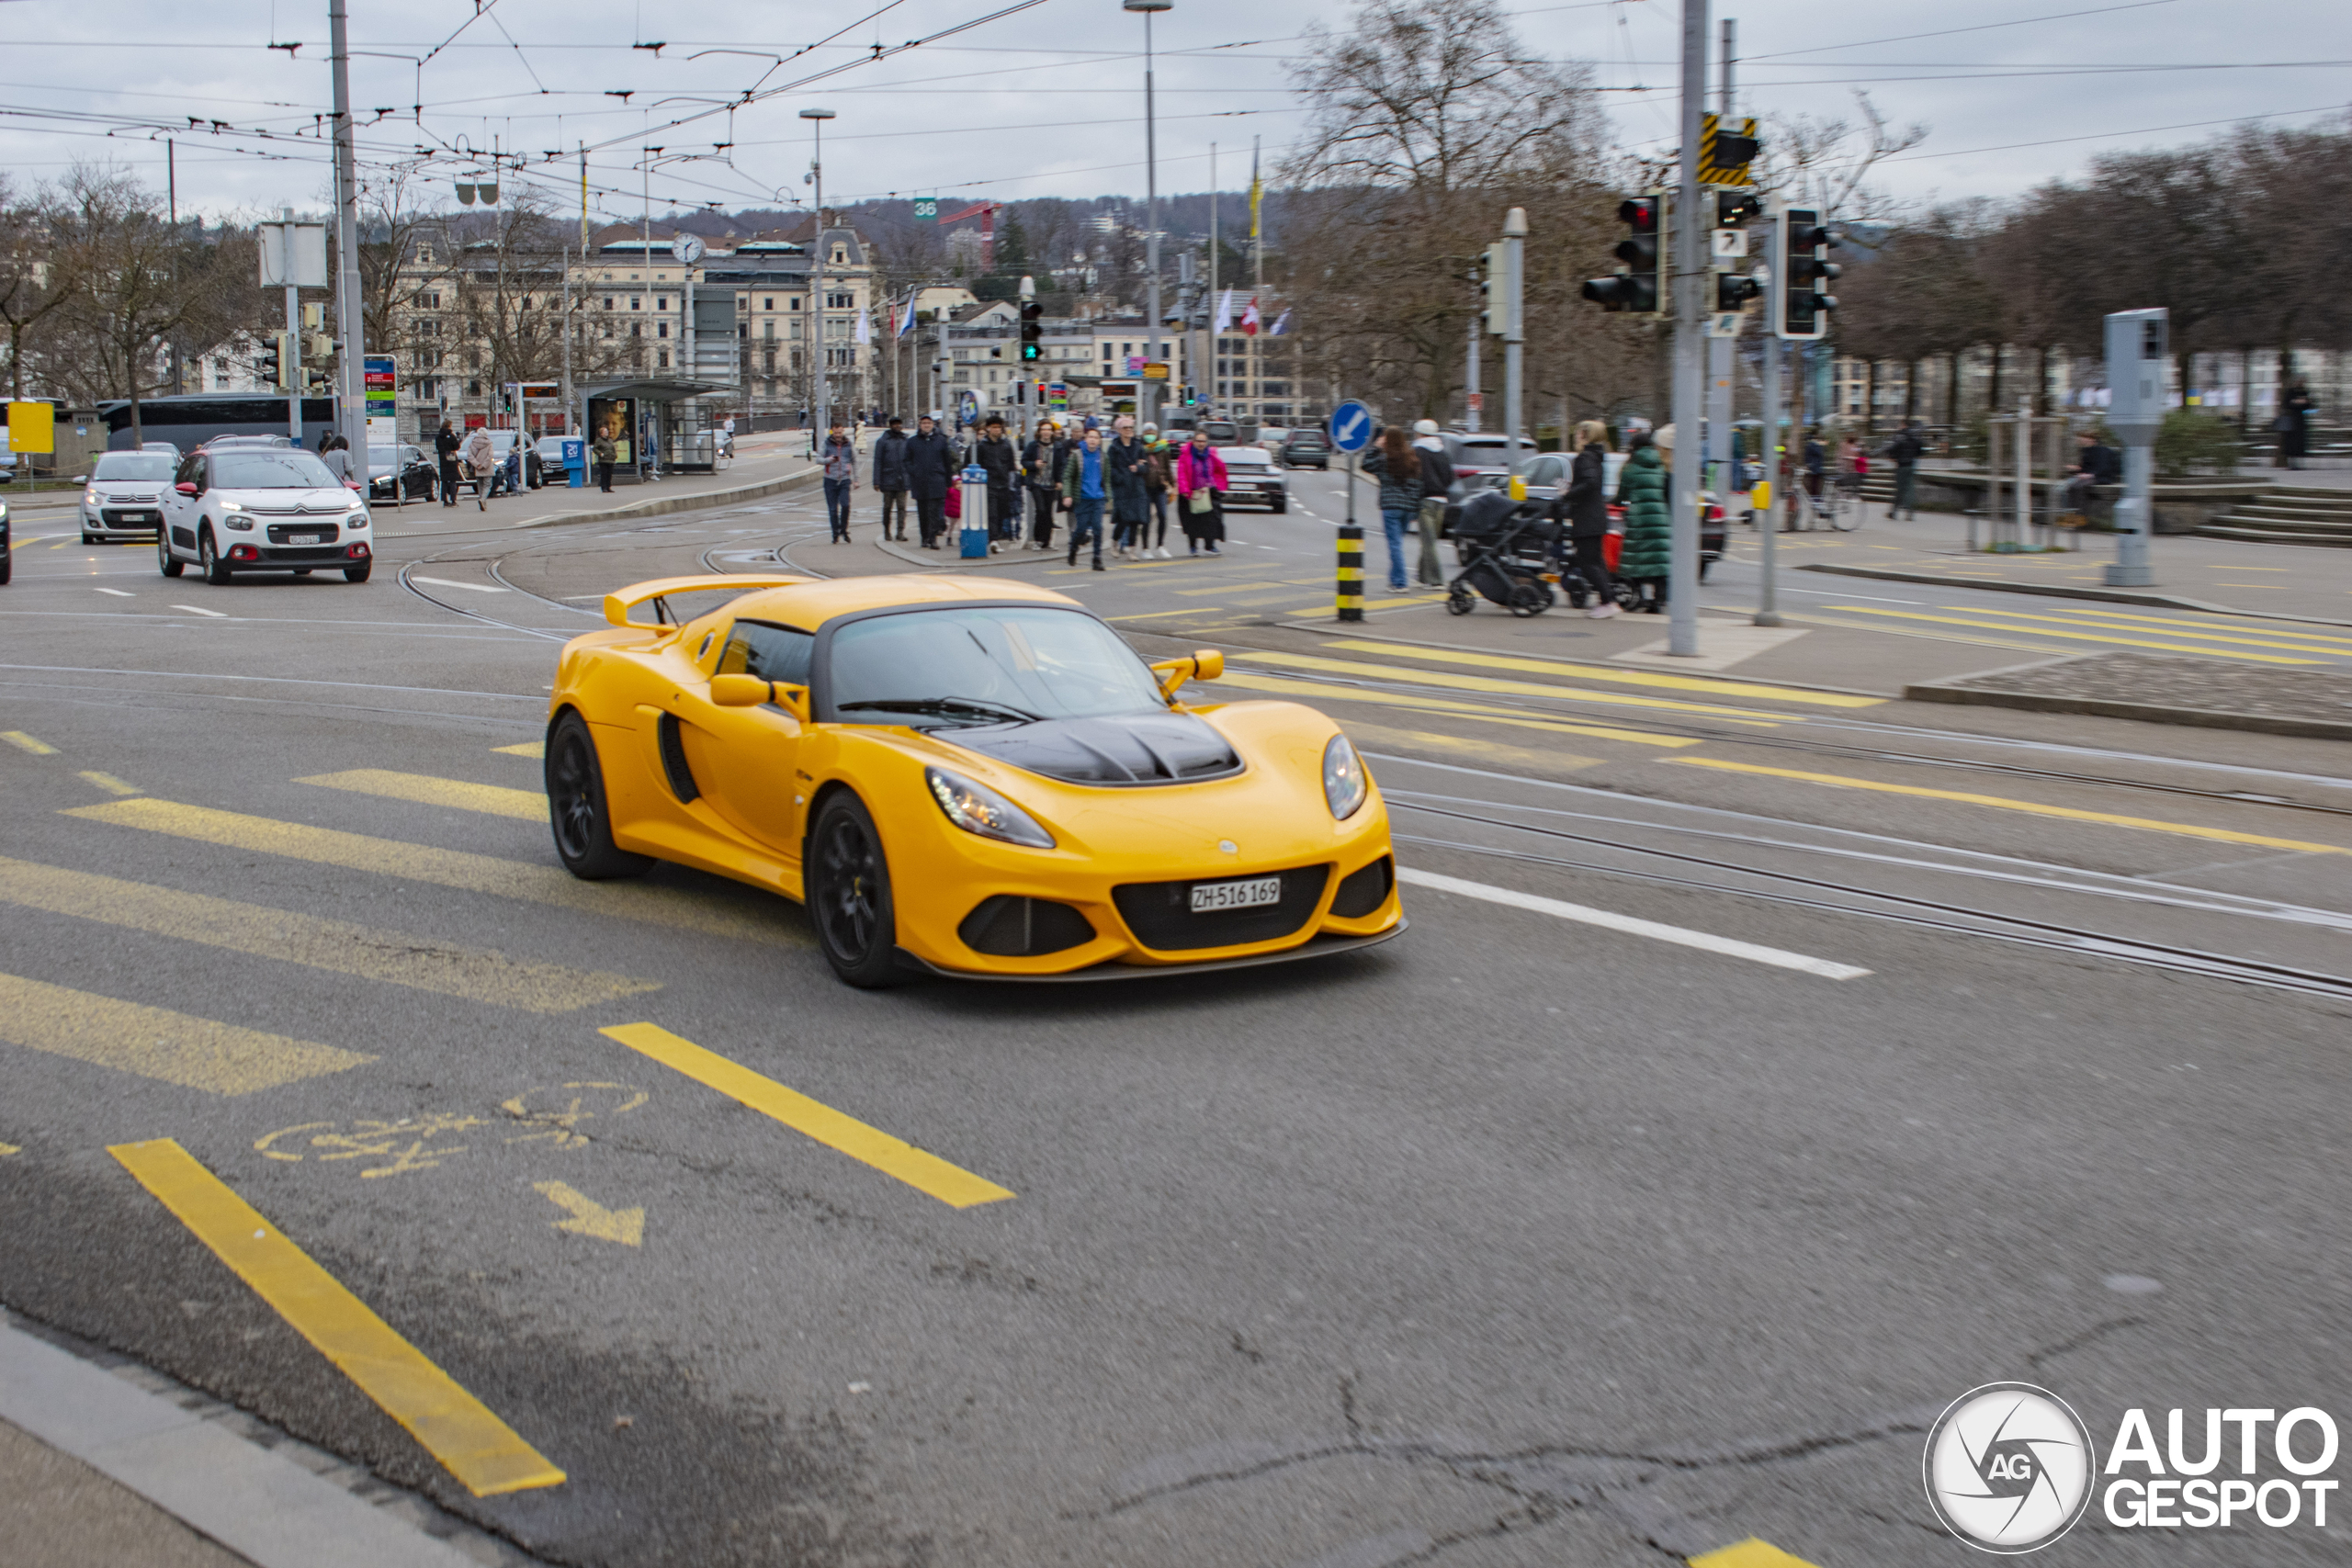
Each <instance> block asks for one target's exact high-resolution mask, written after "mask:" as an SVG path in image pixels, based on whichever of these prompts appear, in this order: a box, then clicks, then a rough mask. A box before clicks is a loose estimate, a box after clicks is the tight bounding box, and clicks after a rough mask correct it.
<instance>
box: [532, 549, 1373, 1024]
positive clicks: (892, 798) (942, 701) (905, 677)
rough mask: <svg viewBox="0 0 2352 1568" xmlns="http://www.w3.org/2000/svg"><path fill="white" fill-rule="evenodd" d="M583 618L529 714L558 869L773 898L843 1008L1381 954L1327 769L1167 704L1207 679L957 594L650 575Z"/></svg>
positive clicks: (1215, 718)
mask: <svg viewBox="0 0 2352 1568" xmlns="http://www.w3.org/2000/svg"><path fill="white" fill-rule="evenodd" d="M719 593H726V594H731V595H733V597H731V598H729V599H728V600H727V602H726V603H725V604H722V605H721V606H720V607H719V608H718V609H715V610H710V611H708V612H707V613H706V614H703V615H698V616H696V617H695V618H694V619H691V620H687V621H685V622H684V623H683V624H680V623H679V621H678V619H677V616H676V615H674V614H673V613H672V610H671V606H670V603H669V602H670V601H671V600H672V599H673V598H676V599H686V598H689V597H691V596H695V595H713V594H719ZM640 605H650V607H651V611H652V615H653V619H652V620H650V621H643V620H634V619H632V618H631V612H632V611H633V610H635V609H637V608H638V607H639V606H640ZM605 620H606V621H608V622H610V623H611V625H610V626H609V628H608V629H605V630H600V631H595V632H591V633H589V634H588V635H587V636H585V637H575V638H573V639H572V640H571V642H570V643H568V644H566V645H565V647H564V650H563V657H562V661H561V664H560V668H559V670H558V671H557V675H556V682H555V692H554V695H553V698H552V700H551V702H550V704H549V707H548V743H547V786H548V805H549V807H550V809H551V812H552V817H553V823H554V829H555V843H556V851H557V852H558V853H559V854H560V855H561V856H562V858H563V863H564V864H565V865H566V866H568V867H570V868H571V872H572V874H574V875H577V876H582V877H588V878H601V877H612V876H628V875H634V874H638V873H640V872H642V871H644V870H645V869H646V868H647V867H648V866H649V865H650V863H652V862H654V861H656V860H664V861H674V862H676V863H679V864H681V865H690V866H696V867H699V868H701V869H702V870H705V871H709V872H716V873H717V874H719V875H721V876H731V877H734V878H736V879H738V880H739V881H743V882H748V883H752V884H753V885H754V886H761V887H767V888H773V889H774V890H775V891H776V892H778V893H781V894H783V895H785V896H786V897H789V898H797V899H800V900H801V901H803V902H804V903H806V904H807V905H808V906H809V912H810V915H811V917H812V923H813V924H814V925H815V927H816V930H817V936H818V941H819V943H820V945H821V946H822V948H823V949H824V953H825V957H826V958H827V959H828V960H829V961H831V964H832V966H833V969H834V971H835V972H836V973H837V974H839V975H840V976H841V977H842V979H844V980H846V981H848V982H849V983H850V984H851V985H853V986H869V987H870V986H886V985H890V984H894V983H896V982H898V981H899V980H902V979H905V978H908V977H910V976H916V975H921V974H922V973H925V972H930V973H933V974H941V975H953V976H971V977H983V978H998V979H1003V978H1026V979H1097V978H1106V977H1110V976H1121V975H1138V974H1148V973H1152V972H1154V971H1160V972H1166V971H1170V970H1179V969H1181V970H1197V969H1203V968H1213V967H1219V966H1227V965H1236V964H1263V963H1268V962H1272V961H1274V960H1278V959H1284V958H1295V957H1303V956H1306V955H1308V954H1311V953H1329V952H1338V951H1343V950H1346V949H1350V948H1355V947H1363V946H1368V945H1370V944H1372V943H1374V942H1384V941H1385V940H1387V939H1388V938H1390V937H1392V936H1395V935H1396V934H1397V933H1398V932H1399V931H1403V930H1404V929H1405V921H1404V918H1403V916H1402V914H1401V913H1400V912H1399V910H1398V908H1397V875H1396V866H1395V863H1394V862H1393V860H1392V859H1391V857H1390V854H1389V843H1388V813H1387V809H1386V807H1385V806H1384V805H1383V803H1382V801H1381V798H1380V792H1379V790H1378V789H1377V788H1376V787H1374V784H1373V782H1372V779H1371V777H1370V775H1369V774H1367V773H1365V771H1364V767H1363V762H1362V761H1360V760H1359V759H1358V757H1357V756H1356V752H1355V749H1354V747H1352V746H1351V745H1350V744H1349V742H1348V739H1347V737H1346V736H1344V735H1342V734H1340V728H1339V726H1337V725H1336V724H1334V723H1332V721H1331V720H1330V719H1329V718H1327V717H1325V716H1323V715H1321V714H1319V713H1317V712H1316V711H1315V710H1313V709H1312V708H1306V707H1301V706H1299V705H1296V704H1294V703H1278V702H1244V703H1227V704H1222V705H1210V706H1203V707H1192V706H1188V705H1185V704H1183V703H1181V702H1179V701H1178V700H1177V698H1176V694H1177V692H1178V690H1179V688H1181V687H1182V685H1183V684H1184V682H1187V681H1190V680H1213V679H1215V678H1216V676H1217V675H1218V674H1220V673H1222V671H1223V668H1224V660H1223V658H1222V656H1221V655H1219V654H1217V653H1216V652H1213V651H1211V652H1204V653H1197V654H1194V655H1193V656H1192V657H1190V658H1186V659H1177V660H1167V661H1165V662H1163V663H1159V664H1152V665H1147V664H1145V663H1144V661H1143V660H1141V659H1140V658H1138V657H1137V656H1136V653H1135V652H1134V650H1132V649H1129V648H1128V647H1127V645H1126V644H1125V642H1123V641H1121V640H1120V639H1119V637H1118V635H1117V634H1116V633H1114V632H1113V631H1112V630H1111V628H1110V627H1109V626H1105V625H1103V623H1102V622H1101V621H1100V620H1097V619H1096V618H1095V617H1094V616H1093V615H1091V614H1090V613H1089V612H1088V611H1087V610H1085V609H1084V608H1083V607H1082V606H1080V605H1079V604H1076V603H1074V602H1073V601H1071V600H1069V599H1067V598H1064V597H1063V596H1062V595H1060V594H1058V593H1054V592H1048V591H1046V590H1045V589H1041V588H1033V587H1030V586H1027V585H1025V584H1022V583H1013V582H1004V581H989V580H984V579H981V578H978V577H957V576H923V577H913V576H906V577H855V578H841V579H832V580H825V581H820V580H812V579H809V578H801V577H745V576H727V577H682V578H668V579H663V580H662V581H653V582H640V583H639V584H637V585H636V586H635V587H632V588H628V589H624V590H622V591H621V592H617V593H614V594H610V595H608V596H607V597H606V598H605Z"/></svg>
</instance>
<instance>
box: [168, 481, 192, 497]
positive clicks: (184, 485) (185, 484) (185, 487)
mask: <svg viewBox="0 0 2352 1568" xmlns="http://www.w3.org/2000/svg"><path fill="white" fill-rule="evenodd" d="M172 488H173V489H174V490H175V491H179V492H180V493H181V494H182V495H194V494H195V493H196V481H195V480H194V479H182V480H181V481H180V482H179V483H177V484H175V485H174V486H173V487H172Z"/></svg>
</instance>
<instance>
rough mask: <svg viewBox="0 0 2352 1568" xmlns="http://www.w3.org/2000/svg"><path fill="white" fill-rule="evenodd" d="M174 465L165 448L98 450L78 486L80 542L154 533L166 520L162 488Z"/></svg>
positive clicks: (168, 483)
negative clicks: (80, 501)
mask: <svg viewBox="0 0 2352 1568" xmlns="http://www.w3.org/2000/svg"><path fill="white" fill-rule="evenodd" d="M178 466H179V464H178V462H177V461H176V459H175V457H173V455H172V454H170V453H168V452H101V453H99V454H98V460H97V462H96V464H95V465H94V466H93V467H92V468H91V469H90V476H89V478H88V479H86V480H85V481H84V483H83V487H82V503H81V506H80V508H79V513H80V515H79V517H78V519H77V520H78V521H79V522H80V524H81V525H82V542H83V543H84V544H85V545H96V544H105V543H110V542H112V541H114V540H118V539H152V538H153V537H154V536H155V530H156V528H158V527H159V526H161V525H162V524H163V521H164V511H163V503H164V491H167V490H169V489H171V487H172V470H173V469H175V468H177V467H178Z"/></svg>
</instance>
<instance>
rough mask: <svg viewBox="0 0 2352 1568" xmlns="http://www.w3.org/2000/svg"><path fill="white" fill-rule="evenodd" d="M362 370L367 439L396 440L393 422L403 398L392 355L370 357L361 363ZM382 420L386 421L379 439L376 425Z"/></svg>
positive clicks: (372, 355) (372, 440)
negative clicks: (365, 398)
mask: <svg viewBox="0 0 2352 1568" xmlns="http://www.w3.org/2000/svg"><path fill="white" fill-rule="evenodd" d="M359 368H360V371H361V374H362V377H363V378H364V379H365V380H366V382H367V391H366V397H367V400H368V441H369V442H371V443H372V442H375V441H377V440H378V439H379V438H380V439H382V440H385V441H390V440H391V439H392V438H393V437H392V435H391V429H392V425H391V419H392V415H393V413H394V412H395V411H396V409H397V407H398V402H399V395H400V378H399V376H398V374H397V370H396V366H395V363H394V361H393V359H392V356H391V355H389V354H370V355H367V356H365V357H364V358H362V359H361V360H360V362H359ZM379 420H381V421H383V422H384V424H383V426H382V434H381V436H380V437H379V434H378V425H377V422H378V421H379Z"/></svg>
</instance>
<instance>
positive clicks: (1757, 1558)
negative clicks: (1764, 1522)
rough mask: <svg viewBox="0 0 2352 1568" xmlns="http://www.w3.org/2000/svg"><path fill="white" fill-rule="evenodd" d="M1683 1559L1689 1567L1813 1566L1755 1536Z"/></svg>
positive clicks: (1763, 1567)
mask: <svg viewBox="0 0 2352 1568" xmlns="http://www.w3.org/2000/svg"><path fill="white" fill-rule="evenodd" d="M1685 1561H1687V1562H1689V1563H1690V1565H1691V1568H1813V1564H1812V1563H1810V1562H1806V1561H1805V1560H1804V1558H1802V1557H1792V1556H1790V1555H1789V1554H1788V1553H1787V1552H1785V1551H1781V1549H1780V1548H1779V1547H1777V1546H1774V1545H1773V1544H1772V1543H1771V1542H1770V1541H1769V1540H1758V1538H1756V1537H1755V1536H1749V1537H1748V1538H1747V1540H1743V1541H1736V1542H1735V1543H1733V1544H1732V1545H1730V1546H1724V1547H1718V1548H1716V1549H1715V1550H1714V1551H1702V1552H1701V1553H1700V1554H1699V1555H1698V1556H1696V1557H1692V1558H1688V1559H1686V1560H1685Z"/></svg>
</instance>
